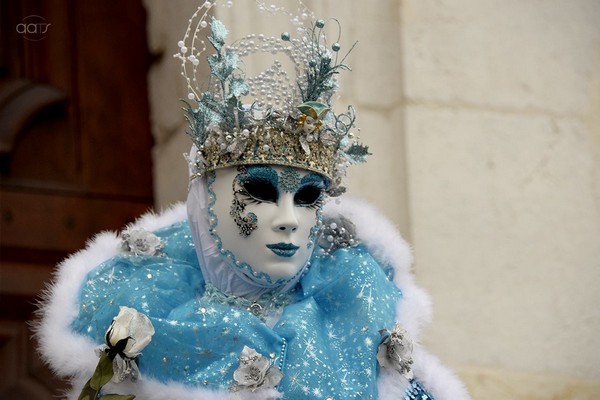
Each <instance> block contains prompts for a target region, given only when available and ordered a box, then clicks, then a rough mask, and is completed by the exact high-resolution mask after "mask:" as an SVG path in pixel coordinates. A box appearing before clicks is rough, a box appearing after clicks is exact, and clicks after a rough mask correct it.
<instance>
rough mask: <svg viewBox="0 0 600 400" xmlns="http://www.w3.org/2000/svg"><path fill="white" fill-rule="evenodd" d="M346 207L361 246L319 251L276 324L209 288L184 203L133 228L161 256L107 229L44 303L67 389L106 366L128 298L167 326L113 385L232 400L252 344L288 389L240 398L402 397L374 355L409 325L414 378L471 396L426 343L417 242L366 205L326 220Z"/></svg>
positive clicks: (440, 399) (43, 335) (440, 397)
mask: <svg viewBox="0 0 600 400" xmlns="http://www.w3.org/2000/svg"><path fill="white" fill-rule="evenodd" d="M339 215H343V216H344V217H345V218H347V219H349V220H351V221H353V222H354V224H355V225H356V237H357V239H358V240H359V242H360V243H361V244H360V245H358V246H355V247H352V248H349V249H340V250H338V251H336V252H334V253H332V254H331V255H329V254H328V255H322V256H315V257H313V260H312V262H311V264H312V266H311V269H310V271H309V272H308V273H307V274H306V276H305V277H304V278H303V279H302V280H301V282H300V285H299V288H298V291H297V293H295V295H294V296H296V297H295V300H294V302H293V303H292V304H290V305H288V306H287V307H286V308H285V309H284V313H283V315H282V317H281V319H280V320H279V322H278V323H277V324H276V325H275V326H274V327H272V328H270V327H268V326H266V325H265V324H263V323H261V321H260V320H259V319H258V318H256V317H255V316H254V315H252V314H250V313H247V312H244V310H238V309H236V308H232V307H230V306H228V305H224V304H219V303H215V302H212V301H208V300H207V299H205V298H203V297H202V294H203V291H204V287H205V282H204V280H203V278H202V275H201V273H200V272H199V271H200V270H199V268H198V261H197V257H196V255H195V250H194V247H193V243H192V240H191V237H190V234H189V230H188V229H187V222H186V221H185V217H186V216H185V205H184V204H179V205H176V206H174V207H173V208H171V209H169V210H167V211H166V212H163V213H162V214H159V215H156V214H147V215H145V216H143V217H142V218H140V219H139V220H138V221H137V222H136V223H135V225H134V226H135V227H137V228H143V229H145V230H148V231H152V232H155V233H156V234H157V235H158V236H159V237H161V239H162V240H163V242H164V244H165V248H164V249H163V253H162V254H161V255H159V256H154V257H151V256H134V255H130V254H124V253H123V252H122V250H121V240H120V238H119V237H118V236H117V235H116V234H114V233H111V232H105V233H102V234H100V235H98V236H96V237H95V238H94V239H93V240H92V241H90V242H89V243H88V245H87V247H86V249H84V250H82V251H80V252H78V253H76V254H74V255H72V256H71V257H69V258H68V259H67V260H65V261H64V262H63V263H61V264H60V265H59V267H58V270H57V272H56V276H55V279H54V283H53V284H52V285H51V286H50V287H49V288H48V291H47V293H46V295H45V298H44V301H43V306H42V309H41V314H42V318H41V322H40V323H39V325H38V327H37V335H38V337H39V339H40V350H41V352H42V354H43V356H44V358H45V359H46V360H47V361H48V363H49V365H50V366H51V367H52V368H53V369H54V370H55V371H56V372H57V373H58V374H60V375H63V376H69V377H72V381H73V391H72V393H71V394H70V395H69V396H70V398H76V397H77V393H78V389H79V388H81V386H82V385H83V383H84V382H85V381H86V380H87V379H88V378H89V377H90V376H91V374H92V373H93V371H94V369H95V366H96V364H97V361H98V359H97V357H96V355H95V352H94V349H95V348H96V347H98V346H99V345H100V344H102V342H103V336H104V332H105V331H106V329H107V328H108V326H109V325H110V321H111V320H112V318H113V317H114V316H116V315H117V313H118V309H119V306H128V307H132V308H136V309H138V310H139V311H140V312H144V313H145V314H147V315H148V316H149V317H150V318H151V320H152V323H153V325H154V326H155V329H156V332H157V333H156V335H155V337H154V338H153V340H152V342H151V344H150V345H149V346H148V347H147V348H146V349H144V352H143V354H142V355H141V356H140V358H139V363H140V371H141V373H142V379H141V380H140V381H138V382H136V383H129V382H126V383H125V382H124V383H121V384H118V385H115V386H113V387H108V388H107V392H108V393H125V394H135V395H136V396H137V398H139V399H157V400H158V399H190V400H191V399H228V398H231V395H232V392H230V390H229V389H230V388H231V387H232V384H233V382H232V380H231V376H232V375H233V371H234V370H235V368H236V367H237V365H238V361H237V358H238V356H239V353H240V350H241V348H242V347H243V346H245V345H247V346H249V347H252V348H254V349H256V350H257V351H258V352H259V353H261V354H264V355H270V356H271V357H272V358H273V360H275V362H276V363H277V365H278V366H279V367H281V369H282V370H283V372H284V379H283V380H282V382H281V384H280V385H279V386H278V388H277V389H278V390H275V389H266V390H258V391H253V392H250V391H248V392H246V391H244V392H242V393H240V392H237V393H234V394H235V396H237V397H238V398H256V399H269V398H278V397H280V396H281V397H282V398H290V399H296V398H298V399H300V398H315V399H317V398H323V399H325V398H331V399H351V398H357V399H358V398H360V399H363V398H373V399H402V398H404V396H405V393H406V389H407V385H408V381H406V380H403V379H400V376H399V374H397V373H392V372H389V371H386V370H384V369H380V368H379V367H378V365H377V359H376V357H375V354H376V353H377V346H378V339H379V337H380V334H379V330H381V329H388V330H389V329H391V328H392V326H393V325H394V323H395V322H399V323H400V324H401V325H402V327H403V328H404V329H406V330H407V331H408V333H409V334H410V336H411V337H412V338H413V340H414V341H415V345H414V352H413V359H414V364H413V371H414V375H415V380H416V381H417V382H418V383H419V384H420V385H421V386H422V387H424V388H425V390H426V391H427V392H429V393H430V394H431V395H432V397H433V398H434V399H436V400H444V399H453V400H456V399H459V400H460V399H468V395H467V393H466V390H465V389H464V387H463V386H462V384H461V383H460V381H459V380H458V379H456V377H455V376H454V375H453V373H452V372H451V371H449V370H448V369H447V368H445V367H444V366H442V365H441V364H440V362H439V361H438V360H437V359H436V358H435V357H433V356H431V355H430V354H429V353H427V352H426V351H425V350H424V349H423V348H422V347H421V346H419V345H418V344H417V343H418V337H419V333H420V331H421V329H422V328H423V326H424V325H425V324H426V323H427V322H428V321H429V319H430V315H431V310H430V308H431V307H430V301H429V297H428V296H427V294H426V293H425V292H424V291H423V290H422V289H420V288H418V287H417V286H416V285H415V284H414V280H413V277H412V275H411V274H410V265H411V262H412V256H411V252H410V248H409V246H408V245H407V244H406V242H405V241H404V240H403V239H402V238H401V237H400V235H399V234H398V233H397V231H396V230H395V229H394V227H393V226H392V225H391V224H390V222H389V221H387V220H386V219H385V218H383V217H382V216H381V215H379V214H378V213H377V212H376V211H375V210H374V209H373V208H372V207H371V206H370V205H368V204H366V203H363V202H360V201H357V200H351V199H350V200H347V199H346V200H344V201H342V202H340V203H339V204H337V203H335V202H330V203H329V204H328V205H327V206H326V208H325V210H324V217H325V219H327V218H335V217H337V216H339ZM394 372H395V371H394Z"/></svg>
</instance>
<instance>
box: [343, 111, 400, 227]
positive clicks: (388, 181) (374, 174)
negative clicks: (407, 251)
mask: <svg viewBox="0 0 600 400" xmlns="http://www.w3.org/2000/svg"><path fill="white" fill-rule="evenodd" d="M400 121H401V109H399V108H398V109H396V110H395V111H394V112H390V113H387V114H385V115H382V114H380V113H378V112H373V111H369V110H362V112H361V113H360V116H359V122H358V125H359V126H360V127H361V134H360V141H361V142H363V143H364V144H366V145H368V146H369V151H370V153H372V155H371V156H370V157H369V158H368V161H367V162H366V163H365V164H359V165H353V166H350V168H348V193H349V194H350V195H352V196H356V197H360V198H363V199H365V200H368V201H370V202H371V203H373V204H374V205H375V206H376V207H378V208H379V210H380V211H381V212H382V213H383V214H384V215H386V216H387V217H388V218H390V219H391V220H392V222H394V223H395V224H396V225H397V226H398V227H399V228H400V230H401V231H402V233H403V235H404V236H405V237H408V204H407V200H406V191H405V188H406V182H405V178H406V171H405V164H404V137H403V135H402V127H401V124H400Z"/></svg>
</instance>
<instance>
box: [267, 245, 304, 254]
mask: <svg viewBox="0 0 600 400" xmlns="http://www.w3.org/2000/svg"><path fill="white" fill-rule="evenodd" d="M267 247H268V248H269V250H271V251H272V252H273V253H275V254H276V255H278V256H279V257H292V256H293V255H294V254H296V251H297V250H298V249H299V248H300V247H299V246H296V245H294V244H291V243H283V242H281V243H273V244H268V245H267Z"/></svg>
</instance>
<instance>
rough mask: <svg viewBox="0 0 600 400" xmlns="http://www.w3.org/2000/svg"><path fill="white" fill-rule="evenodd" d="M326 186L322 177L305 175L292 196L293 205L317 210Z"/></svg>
mask: <svg viewBox="0 0 600 400" xmlns="http://www.w3.org/2000/svg"><path fill="white" fill-rule="evenodd" d="M327 186H328V185H327V180H326V179H325V178H324V177H323V176H321V175H319V174H316V173H310V174H307V175H305V176H304V177H303V178H302V179H301V180H300V184H299V187H298V190H296V193H295V194H294V203H295V204H296V205H298V206H302V207H311V208H318V207H319V206H321V204H322V202H323V193H324V192H325V190H326V189H327Z"/></svg>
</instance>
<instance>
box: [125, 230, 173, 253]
mask: <svg viewBox="0 0 600 400" xmlns="http://www.w3.org/2000/svg"><path fill="white" fill-rule="evenodd" d="M121 240H122V244H123V250H125V251H128V252H131V253H133V254H135V255H136V256H156V255H158V254H160V252H161V250H162V249H163V247H164V244H163V242H162V240H160V238H159V237H158V236H156V235H155V234H154V233H152V232H149V231H147V230H145V229H133V228H127V229H125V230H124V231H123V232H122V233H121Z"/></svg>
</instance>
